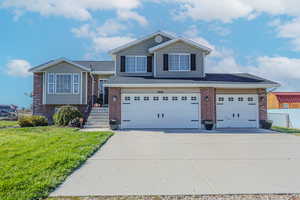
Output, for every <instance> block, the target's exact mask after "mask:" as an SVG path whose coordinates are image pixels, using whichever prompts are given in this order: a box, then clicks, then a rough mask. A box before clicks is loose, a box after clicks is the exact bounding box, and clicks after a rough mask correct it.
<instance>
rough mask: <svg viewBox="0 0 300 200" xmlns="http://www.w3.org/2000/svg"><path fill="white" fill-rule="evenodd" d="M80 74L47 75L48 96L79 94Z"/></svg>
mask: <svg viewBox="0 0 300 200" xmlns="http://www.w3.org/2000/svg"><path fill="white" fill-rule="evenodd" d="M79 88H80V74H78V73H74V74H71V73H49V74H48V93H49V94H72V93H73V94H79V93H80V91H79Z"/></svg>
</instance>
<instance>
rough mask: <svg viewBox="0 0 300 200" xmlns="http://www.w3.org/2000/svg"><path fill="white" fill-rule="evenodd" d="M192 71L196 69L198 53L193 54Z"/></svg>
mask: <svg viewBox="0 0 300 200" xmlns="http://www.w3.org/2000/svg"><path fill="white" fill-rule="evenodd" d="M191 71H196V54H191Z"/></svg>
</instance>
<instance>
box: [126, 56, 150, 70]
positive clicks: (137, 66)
mask: <svg viewBox="0 0 300 200" xmlns="http://www.w3.org/2000/svg"><path fill="white" fill-rule="evenodd" d="M125 66H126V68H125V72H135V73H139V72H141V73H144V72H147V56H126V59H125Z"/></svg>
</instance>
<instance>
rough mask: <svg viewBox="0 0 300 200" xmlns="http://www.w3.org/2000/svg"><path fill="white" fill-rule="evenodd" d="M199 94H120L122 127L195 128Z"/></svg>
mask: <svg viewBox="0 0 300 200" xmlns="http://www.w3.org/2000/svg"><path fill="white" fill-rule="evenodd" d="M199 100H200V97H199V94H196V95H194V94H189V95H187V94H122V112H121V113H122V125H121V126H122V128H198V127H199V119H200V116H199V114H200V112H199V106H200V104H199V102H198V101H199Z"/></svg>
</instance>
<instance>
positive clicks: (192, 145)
mask: <svg viewBox="0 0 300 200" xmlns="http://www.w3.org/2000/svg"><path fill="white" fill-rule="evenodd" d="M299 177H300V137H298V136H292V135H286V134H272V133H271V134H270V133H263V134H251V133H249V134H237V133H234V134H230V133H227V134H203V133H202V134H197V133H195V132H193V133H189V132H186V131H183V132H182V133H178V132H177V131H176V133H174V134H172V131H171V132H170V131H121V132H118V133H116V135H114V136H113V137H112V138H111V139H110V140H109V141H108V143H107V144H106V145H105V146H104V147H103V148H102V149H101V150H100V151H98V152H97V153H96V154H95V155H94V156H93V157H92V158H90V159H89V160H88V161H87V162H86V164H85V165H84V166H83V167H81V168H80V169H78V170H77V171H75V173H73V174H72V175H71V176H70V177H69V178H68V179H67V180H66V181H65V183H64V184H62V185H61V186H60V187H59V188H58V189H57V190H56V191H55V192H53V193H52V194H51V196H90V195H151V194H153V195H176V194H244V193H247V194H252V193H300V178H299Z"/></svg>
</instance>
